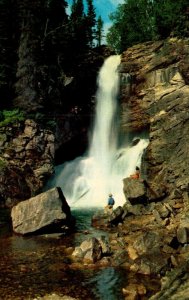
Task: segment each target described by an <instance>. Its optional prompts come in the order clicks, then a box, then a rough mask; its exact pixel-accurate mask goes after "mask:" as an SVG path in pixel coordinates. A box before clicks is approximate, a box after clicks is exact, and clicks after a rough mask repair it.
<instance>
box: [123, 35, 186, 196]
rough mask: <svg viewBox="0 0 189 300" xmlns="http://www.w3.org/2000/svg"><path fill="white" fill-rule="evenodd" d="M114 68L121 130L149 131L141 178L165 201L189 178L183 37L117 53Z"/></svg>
mask: <svg viewBox="0 0 189 300" xmlns="http://www.w3.org/2000/svg"><path fill="white" fill-rule="evenodd" d="M120 72H121V103H122V104H121V105H122V130H123V132H128V131H129V132H135V133H136V132H141V131H144V130H147V131H148V133H149V141H150V143H149V146H148V148H147V151H146V153H145V157H144V161H143V165H142V172H143V177H145V179H146V180H148V181H151V182H153V183H155V184H158V185H159V186H160V185H161V186H162V189H164V190H165V188H166V191H167V196H168V197H169V198H170V199H178V198H182V197H183V194H186V193H185V192H188V178H189V168H188V166H189V156H188V144H189V143H188V142H189V138H188V132H189V86H188V83H189V40H188V39H187V40H178V39H169V40H166V41H158V42H155V43H150V42H149V43H146V44H140V45H136V46H134V47H132V48H130V49H128V50H127V51H125V52H124V53H123V54H122V60H121V66H120ZM128 114H129V117H128Z"/></svg>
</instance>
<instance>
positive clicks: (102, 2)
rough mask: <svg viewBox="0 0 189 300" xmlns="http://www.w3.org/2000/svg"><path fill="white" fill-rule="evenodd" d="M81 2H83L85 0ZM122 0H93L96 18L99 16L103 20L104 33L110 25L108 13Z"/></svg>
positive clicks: (122, 0)
mask: <svg viewBox="0 0 189 300" xmlns="http://www.w3.org/2000/svg"><path fill="white" fill-rule="evenodd" d="M83 2H84V3H85V0H84V1H83ZM123 2H124V0H93V5H94V7H95V12H96V16H97V18H98V17H99V16H101V17H102V20H103V22H104V28H103V29H104V34H106V33H107V30H108V28H109V27H110V26H111V21H110V19H109V15H110V14H111V13H112V12H114V11H115V10H116V8H117V6H118V4H122V3H123ZM67 3H68V4H69V5H70V4H72V0H67Z"/></svg>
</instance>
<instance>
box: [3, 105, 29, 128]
mask: <svg viewBox="0 0 189 300" xmlns="http://www.w3.org/2000/svg"><path fill="white" fill-rule="evenodd" d="M0 120H1V121H0V127H3V126H6V125H9V124H12V123H15V122H20V121H23V120H25V115H24V112H23V111H19V109H14V110H3V111H1V112H0Z"/></svg>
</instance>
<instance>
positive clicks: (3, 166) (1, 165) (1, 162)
mask: <svg viewBox="0 0 189 300" xmlns="http://www.w3.org/2000/svg"><path fill="white" fill-rule="evenodd" d="M6 167H7V162H6V161H5V160H3V159H2V158H0V171H1V172H2V171H3V170H5V169H6Z"/></svg>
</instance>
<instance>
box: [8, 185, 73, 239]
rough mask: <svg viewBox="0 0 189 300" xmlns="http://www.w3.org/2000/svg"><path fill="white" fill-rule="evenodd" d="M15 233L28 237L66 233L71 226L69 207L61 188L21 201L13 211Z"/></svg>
mask: <svg viewBox="0 0 189 300" xmlns="http://www.w3.org/2000/svg"><path fill="white" fill-rule="evenodd" d="M11 217H12V225H13V231H14V232H15V233H18V234H22V235H26V234H31V233H39V232H64V231H65V229H68V228H67V227H66V226H70V224H71V219H72V218H71V213H70V208H69V205H68V204H67V202H66V199H65V197H64V195H63V193H62V190H61V189H60V188H53V189H51V190H49V191H47V192H44V193H41V194H39V195H37V196H35V197H33V198H30V199H28V200H25V201H21V202H20V203H18V204H17V205H15V206H14V207H13V208H12V211H11Z"/></svg>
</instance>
